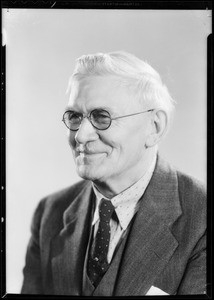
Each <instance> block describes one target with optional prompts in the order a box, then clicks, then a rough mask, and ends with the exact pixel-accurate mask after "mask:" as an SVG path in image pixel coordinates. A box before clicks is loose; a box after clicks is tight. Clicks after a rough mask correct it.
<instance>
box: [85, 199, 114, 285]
mask: <svg viewBox="0 0 214 300" xmlns="http://www.w3.org/2000/svg"><path fill="white" fill-rule="evenodd" d="M114 209H115V208H114V206H113V204H112V203H111V201H110V200H105V199H102V200H101V203H100V207H99V216H100V222H99V226H98V230H97V234H96V237H95V240H94V243H93V245H92V251H91V254H90V255H89V260H88V276H89V278H90V280H91V282H92V283H93V285H94V286H97V285H98V283H99V282H100V280H101V278H102V276H103V275H104V273H105V272H106V271H107V269H108V261H107V254H108V248H109V241H110V232H111V231H110V224H109V223H110V219H111V216H112V213H113V212H114Z"/></svg>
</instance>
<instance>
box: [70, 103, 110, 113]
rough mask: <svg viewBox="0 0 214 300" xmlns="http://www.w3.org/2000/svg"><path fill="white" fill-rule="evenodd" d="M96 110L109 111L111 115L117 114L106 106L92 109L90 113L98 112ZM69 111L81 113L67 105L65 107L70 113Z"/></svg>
mask: <svg viewBox="0 0 214 300" xmlns="http://www.w3.org/2000/svg"><path fill="white" fill-rule="evenodd" d="M96 109H100V110H106V111H108V112H109V113H110V114H111V115H115V112H113V110H112V109H111V108H110V107H105V106H98V107H95V108H92V109H91V110H90V111H89V113H90V112H91V111H93V110H96ZM68 110H72V111H75V112H79V111H78V110H76V109H74V107H72V106H69V105H67V106H66V107H65V112H66V111H68Z"/></svg>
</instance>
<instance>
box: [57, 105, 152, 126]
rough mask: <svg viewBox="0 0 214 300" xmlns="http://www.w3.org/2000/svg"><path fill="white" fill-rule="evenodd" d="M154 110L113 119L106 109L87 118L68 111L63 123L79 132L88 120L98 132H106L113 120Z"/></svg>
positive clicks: (95, 110) (92, 112)
mask: <svg viewBox="0 0 214 300" xmlns="http://www.w3.org/2000/svg"><path fill="white" fill-rule="evenodd" d="M153 110H154V109H149V110H145V111H141V112H137V113H134V114H130V115H125V116H120V117H115V118H112V117H111V115H110V113H109V112H108V111H107V110H104V109H94V110H92V111H91V112H90V113H89V114H88V115H87V116H83V114H81V113H79V112H76V111H73V110H67V111H66V112H65V113H64V114H63V118H62V121H63V122H64V124H65V126H66V127H67V128H68V129H70V130H71V131H77V130H78V129H79V127H80V125H81V123H82V120H83V119H84V118H87V119H88V120H89V121H90V122H91V124H92V125H93V126H94V128H96V129H98V130H106V129H108V128H109V127H110V126H111V123H112V121H113V120H117V119H120V118H126V117H131V116H135V115H139V114H143V113H146V112H149V111H153Z"/></svg>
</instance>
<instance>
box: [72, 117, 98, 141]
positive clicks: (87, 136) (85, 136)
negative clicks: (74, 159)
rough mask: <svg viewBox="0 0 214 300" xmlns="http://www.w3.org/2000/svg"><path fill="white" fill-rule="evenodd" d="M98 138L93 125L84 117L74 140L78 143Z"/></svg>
mask: <svg viewBox="0 0 214 300" xmlns="http://www.w3.org/2000/svg"><path fill="white" fill-rule="evenodd" d="M98 138H99V135H98V134H97V131H96V128H94V127H93V125H92V124H91V122H90V121H89V120H88V118H84V119H83V120H82V123H81V124H80V127H79V129H78V130H77V132H76V134H75V141H76V142H77V143H79V144H86V143H87V142H91V141H95V140H97V139H98Z"/></svg>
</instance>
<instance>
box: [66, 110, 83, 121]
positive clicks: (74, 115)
mask: <svg viewBox="0 0 214 300" xmlns="http://www.w3.org/2000/svg"><path fill="white" fill-rule="evenodd" d="M65 114H66V118H67V119H68V121H75V120H79V119H81V117H82V114H80V113H78V112H75V111H72V110H69V111H67V112H66V113H65Z"/></svg>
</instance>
